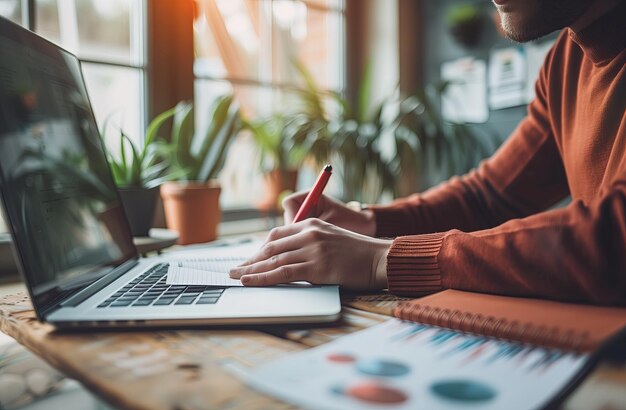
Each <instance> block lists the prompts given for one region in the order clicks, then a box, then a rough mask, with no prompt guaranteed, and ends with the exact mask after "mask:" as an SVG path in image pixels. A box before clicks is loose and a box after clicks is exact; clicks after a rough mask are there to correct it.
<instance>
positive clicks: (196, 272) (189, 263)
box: [165, 257, 246, 286]
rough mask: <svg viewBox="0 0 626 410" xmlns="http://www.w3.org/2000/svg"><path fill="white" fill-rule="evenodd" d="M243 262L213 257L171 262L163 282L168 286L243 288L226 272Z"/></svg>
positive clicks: (238, 281) (230, 258)
mask: <svg viewBox="0 0 626 410" xmlns="http://www.w3.org/2000/svg"><path fill="white" fill-rule="evenodd" d="M245 260H246V258H242V257H225V258H224V257H223V258H220V257H214V258H196V259H189V260H178V261H171V262H170V268H169V270H168V271H167V279H166V280H165V282H166V283H167V284H168V285H204V286H243V285H242V284H241V281H240V280H239V279H231V278H230V276H229V275H228V272H229V271H230V268H232V267H234V266H237V265H239V264H241V263H242V262H244V261H245Z"/></svg>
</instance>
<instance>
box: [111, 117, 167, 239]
mask: <svg viewBox="0 0 626 410" xmlns="http://www.w3.org/2000/svg"><path fill="white" fill-rule="evenodd" d="M174 114H175V110H174V109H170V110H168V111H165V112H163V113H161V114H160V115H158V116H156V117H155V118H154V119H153V120H152V121H151V122H150V124H149V125H148V129H147V131H146V136H145V138H144V140H143V144H141V145H138V144H137V143H135V142H133V141H132V140H131V139H130V138H129V137H128V135H127V134H126V133H125V132H124V131H123V130H121V129H120V135H119V154H118V155H117V156H116V155H114V154H113V153H112V152H111V151H112V150H111V149H109V150H108V157H109V164H110V166H111V172H112V174H113V179H114V180H115V184H116V185H117V187H118V191H119V193H120V198H121V200H122V205H123V206H124V211H125V212H126V217H127V218H128V222H129V224H130V229H131V232H132V234H133V236H148V231H149V230H150V227H151V226H152V220H153V219H154V212H155V207H156V200H157V197H158V194H159V186H160V185H161V184H162V183H163V182H165V181H167V180H168V179H170V178H173V177H174V175H172V174H171V173H169V172H168V169H167V168H168V164H167V163H166V162H165V161H164V160H163V158H162V156H161V155H159V153H158V152H157V144H156V143H155V142H156V137H157V134H158V132H159V130H160V128H161V126H162V125H163V124H164V123H165V122H166V121H167V120H168V119H170V118H171V117H172V116H173V115H174ZM103 129H104V130H106V125H105V126H104V127H103Z"/></svg>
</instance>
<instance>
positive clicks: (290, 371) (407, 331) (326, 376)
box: [244, 319, 587, 410]
mask: <svg viewBox="0 0 626 410" xmlns="http://www.w3.org/2000/svg"><path fill="white" fill-rule="evenodd" d="M586 360H587V356H585V355H581V356H577V355H574V354H570V353H567V352H562V351H558V350H548V349H543V348H538V347H532V346H528V345H521V344H516V343H510V342H506V341H501V340H495V339H490V338H485V337H482V336H477V335H469V334H464V333H461V332H455V331H452V330H448V329H442V328H439V327H434V326H427V325H422V324H418V323H412V322H402V321H400V320H397V319H391V320H388V321H387V322H384V323H382V324H380V325H377V326H373V327H371V328H368V329H365V330H363V331H360V332H356V333H353V334H350V335H347V336H344V337H341V338H339V339H337V340H335V341H333V342H329V343H326V344H324V345H322V346H319V347H316V348H313V349H308V350H305V351H303V352H300V353H295V354H292V355H289V356H286V357H284V358H281V359H278V360H275V361H272V362H269V363H267V364H263V365H261V366H259V367H257V368H255V369H253V370H252V371H251V372H249V373H247V374H246V376H244V377H246V382H247V383H248V384H250V385H251V386H252V387H254V388H256V389H258V390H260V391H262V392H264V393H269V394H271V395H274V396H277V397H278V398H280V399H282V400H285V401H287V402H290V403H293V404H296V405H298V406H302V407H304V408H308V409H316V410H317V409H341V410H352V409H354V410H357V409H370V410H374V409H391V408H393V409H394V410H408V409H428V410H431V409H459V410H460V409H470V408H471V409H481V410H486V409H489V410H500V409H509V410H516V409H520V410H521V409H529V408H540V407H542V405H544V404H546V402H547V401H548V400H549V399H550V398H551V397H553V396H554V395H555V394H556V393H557V392H559V391H560V390H561V389H562V388H563V387H564V386H565V385H566V384H567V383H568V382H569V381H570V380H571V379H572V377H573V376H574V375H575V374H576V373H577V372H578V371H580V369H581V368H582V366H583V365H584V364H585V362H586Z"/></svg>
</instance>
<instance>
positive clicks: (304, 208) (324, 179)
mask: <svg viewBox="0 0 626 410" xmlns="http://www.w3.org/2000/svg"><path fill="white" fill-rule="evenodd" d="M332 174H333V167H332V166H331V165H330V164H329V165H326V166H325V167H324V169H322V172H321V173H320V176H319V177H317V181H315V185H313V188H311V190H310V191H309V193H308V194H307V196H306V198H304V202H302V205H300V209H298V213H297V214H296V217H295V218H294V219H293V223H296V222H300V221H302V220H304V219H306V218H307V217H308V216H309V214H310V213H311V210H312V209H313V207H315V205H317V201H319V200H320V197H321V196H322V192H323V191H324V188H325V187H326V184H327V183H328V180H329V179H330V176H331V175H332Z"/></svg>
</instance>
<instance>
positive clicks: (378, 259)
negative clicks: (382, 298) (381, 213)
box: [230, 219, 391, 290]
mask: <svg viewBox="0 0 626 410" xmlns="http://www.w3.org/2000/svg"><path fill="white" fill-rule="evenodd" d="M390 247H391V241H389V240H382V239H374V238H370V237H367V236H364V235H360V234H357V233H354V232H351V231H348V230H346V229H342V228H339V227H337V226H334V225H331V224H329V223H327V222H324V221H321V220H319V219H307V220H305V221H302V222H298V223H295V224H292V225H287V226H282V227H280V228H275V229H273V230H272V231H271V232H270V235H269V237H268V239H267V242H266V243H265V244H264V246H263V247H262V248H261V250H260V251H259V252H258V253H257V254H256V255H255V256H253V257H252V258H251V259H249V260H248V261H247V262H245V263H244V264H242V265H241V266H238V267H236V268H233V269H231V271H230V277H231V278H235V279H238V278H240V279H241V282H242V283H243V284H244V285H245V286H270V285H276V284H279V283H289V282H296V281H307V282H309V283H313V284H336V285H342V286H344V287H346V288H348V289H353V290H366V289H368V290H369V289H372V290H373V289H383V288H385V287H386V286H387V253H388V251H389V248H390Z"/></svg>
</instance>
